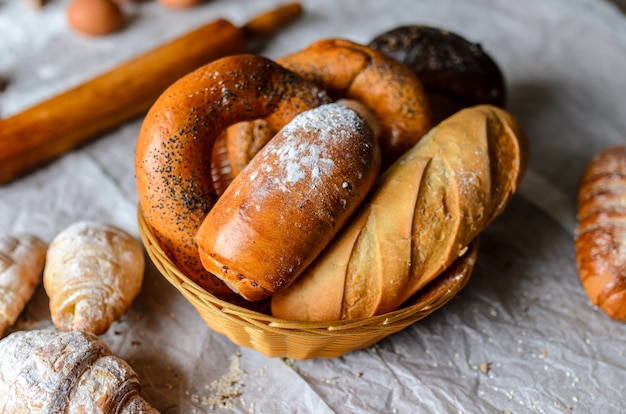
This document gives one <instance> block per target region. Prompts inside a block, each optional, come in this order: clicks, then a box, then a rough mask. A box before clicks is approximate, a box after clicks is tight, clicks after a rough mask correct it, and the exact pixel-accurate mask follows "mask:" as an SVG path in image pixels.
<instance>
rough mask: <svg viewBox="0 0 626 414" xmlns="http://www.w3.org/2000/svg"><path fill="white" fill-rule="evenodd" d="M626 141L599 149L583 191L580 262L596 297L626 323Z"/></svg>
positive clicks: (610, 313) (587, 289)
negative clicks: (625, 143) (622, 143)
mask: <svg viewBox="0 0 626 414" xmlns="http://www.w3.org/2000/svg"><path fill="white" fill-rule="evenodd" d="M625 217H626V146H625V145H620V146H614V147H609V148H607V149H605V150H603V151H601V152H599V153H598V154H596V155H595V156H594V157H593V158H592V159H591V160H590V161H589V164H588V166H587V169H586V170H585V172H584V174H583V176H582V178H581V181H580V188H579V190H578V222H579V223H578V228H577V231H576V263H577V265H578V274H579V276H580V280H581V282H582V285H583V287H584V288H585V292H586V293H587V296H588V297H589V299H590V300H591V302H592V303H593V304H594V305H596V306H598V307H599V308H600V309H602V310H603V311H604V312H605V313H606V314H607V315H608V316H609V317H611V318H612V319H615V320H617V321H621V322H626V253H625V252H626V228H625V227H624V218H625Z"/></svg>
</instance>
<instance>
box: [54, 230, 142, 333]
mask: <svg viewBox="0 0 626 414" xmlns="http://www.w3.org/2000/svg"><path fill="white" fill-rule="evenodd" d="M144 260H145V259H144V256H143V250H142V247H141V244H139V242H138V241H137V240H136V239H135V238H133V237H132V236H131V235H129V234H128V233H126V232H125V231H123V230H121V229H119V228H117V227H114V226H111V225H108V224H103V223H97V222H89V221H83V222H79V223H75V224H73V225H72V226H70V227H68V228H67V229H65V230H64V231H62V232H61V233H59V234H58V235H57V237H55V238H54V240H53V241H52V242H51V243H50V246H49V248H48V253H47V256H46V265H45V269H44V275H43V284H44V288H45V290H46V293H47V294H48V297H49V298H50V314H51V317H52V321H53V322H54V325H55V326H56V327H57V328H58V329H60V330H62V331H67V330H79V331H85V332H91V333H94V334H96V335H99V334H101V333H104V332H106V331H107V330H108V329H109V327H110V326H111V324H112V323H113V322H114V321H116V320H118V319H119V318H120V317H121V316H122V315H124V314H125V313H126V312H127V311H128V309H129V307H130V305H131V303H132V301H133V300H134V299H135V297H136V296H137V295H138V294H139V291H140V290H141V285H142V282H143V272H144V266H145V261H144Z"/></svg>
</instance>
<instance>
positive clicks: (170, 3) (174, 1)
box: [158, 0, 203, 9]
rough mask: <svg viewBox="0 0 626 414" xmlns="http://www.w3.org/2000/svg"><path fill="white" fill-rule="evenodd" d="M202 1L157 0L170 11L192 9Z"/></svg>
mask: <svg viewBox="0 0 626 414" xmlns="http://www.w3.org/2000/svg"><path fill="white" fill-rule="evenodd" d="M202 1H203V0H158V2H159V3H161V4H162V5H164V6H166V7H169V8H171V9H184V8H188V7H194V6H197V5H198V4H200V3H202Z"/></svg>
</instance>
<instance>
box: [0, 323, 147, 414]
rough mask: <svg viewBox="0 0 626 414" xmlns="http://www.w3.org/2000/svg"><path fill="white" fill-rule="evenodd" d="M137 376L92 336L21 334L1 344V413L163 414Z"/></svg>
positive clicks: (15, 334) (18, 333) (22, 332)
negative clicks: (148, 398) (144, 393)
mask: <svg viewBox="0 0 626 414" xmlns="http://www.w3.org/2000/svg"><path fill="white" fill-rule="evenodd" d="M140 388H141V387H140V383H139V379H138V377H137V374H136V373H135V371H134V370H133V369H132V367H131V366H130V365H129V364H128V363H126V362H125V361H124V360H122V359H120V358H118V357H116V356H114V355H112V353H111V350H110V349H109V347H108V346H107V345H106V344H105V343H104V342H102V341H101V340H100V339H98V337H96V336H95V335H92V334H89V333H86V332H75V331H74V332H55V331H52V330H35V331H20V332H14V333H12V334H11V335H8V336H7V337H6V338H4V339H3V340H2V341H0V412H2V413H13V414H21V413H45V414H49V413H93V414H98V413H128V414H130V413H134V414H158V411H156V410H155V409H154V408H152V407H151V406H150V404H148V403H147V402H146V401H145V400H144V399H143V398H142V397H141V396H140V395H139V393H140Z"/></svg>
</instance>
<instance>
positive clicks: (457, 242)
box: [271, 105, 527, 321]
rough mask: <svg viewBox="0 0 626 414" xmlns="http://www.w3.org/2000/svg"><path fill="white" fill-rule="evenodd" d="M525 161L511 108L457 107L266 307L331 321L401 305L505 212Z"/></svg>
mask: <svg viewBox="0 0 626 414" xmlns="http://www.w3.org/2000/svg"><path fill="white" fill-rule="evenodd" d="M526 158H527V138H526V135H525V133H524V131H523V130H522V128H521V125H520V124H518V123H517V121H516V120H515V119H513V117H512V116H511V115H510V114H509V113H508V112H506V111H504V110H502V109H499V108H497V107H495V106H491V105H480V106H474V107H471V108H467V109H464V110H461V111H459V112H457V113H455V114H454V115H452V116H451V117H449V118H447V119H446V120H444V121H443V122H441V123H440V124H439V125H438V126H436V127H435V128H433V129H432V130H431V131H430V132H429V133H428V134H427V135H426V136H425V137H424V138H423V139H422V140H421V141H420V142H418V143H417V144H416V145H415V146H414V147H413V148H412V149H410V150H409V151H408V152H407V153H405V154H404V155H403V156H402V157H401V158H400V159H399V160H398V161H396V163H394V164H393V165H392V166H391V167H390V168H389V169H387V170H386V171H385V172H384V174H383V175H382V176H381V177H380V178H379V180H378V182H377V183H376V186H375V187H374V189H373V190H372V193H370V198H369V199H368V200H367V202H366V203H365V204H362V205H361V206H360V207H359V209H358V210H357V212H356V213H355V215H353V216H352V217H351V219H350V221H349V222H348V223H347V224H346V226H345V227H344V228H343V229H342V230H341V232H340V233H338V235H337V236H336V237H335V238H334V239H333V241H332V242H331V244H330V245H329V246H328V247H327V248H326V250H324V251H323V252H322V253H321V254H320V256H318V258H317V259H316V261H315V262H313V264H312V265H311V266H309V267H308V268H307V270H305V272H304V273H303V274H302V275H300V277H299V278H298V279H296V281H295V282H294V283H293V284H292V285H290V286H289V287H287V288H286V289H284V290H282V291H280V292H278V293H276V294H275V295H274V296H273V297H272V303H271V306H272V313H273V314H274V316H277V317H279V318H284V319H296V320H318V321H320V320H321V321H328V320H338V319H356V318H363V317H370V316H373V315H378V314H383V313H386V312H390V311H392V310H394V309H396V308H398V307H399V306H400V305H401V304H402V303H403V302H404V301H406V300H407V299H408V298H409V297H410V296H412V295H413V294H414V293H415V292H417V291H418V290H420V289H421V288H422V287H424V286H425V285H426V284H427V283H429V282H430V281H431V280H433V279H434V278H435V277H436V276H438V275H439V274H441V272H442V271H444V270H445V269H446V268H448V267H449V266H450V265H451V264H452V263H453V262H454V261H455V260H456V259H457V258H458V257H459V256H462V255H463V254H464V252H465V251H466V250H467V249H468V244H469V243H470V242H471V241H472V240H473V239H474V238H475V237H477V236H478V235H479V233H480V232H481V231H482V230H483V229H484V228H485V227H486V226H487V225H488V224H489V223H490V222H491V221H492V220H494V219H495V218H496V217H497V216H498V215H499V214H500V213H502V211H503V210H504V208H505V207H506V204H507V202H508V201H509V199H510V198H511V197H512V195H513V194H514V192H515V191H516V189H517V187H518V185H519V183H520V182H521V179H522V177H523V173H524V169H525V166H526ZM320 303H323V306H322V305H320Z"/></svg>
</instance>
